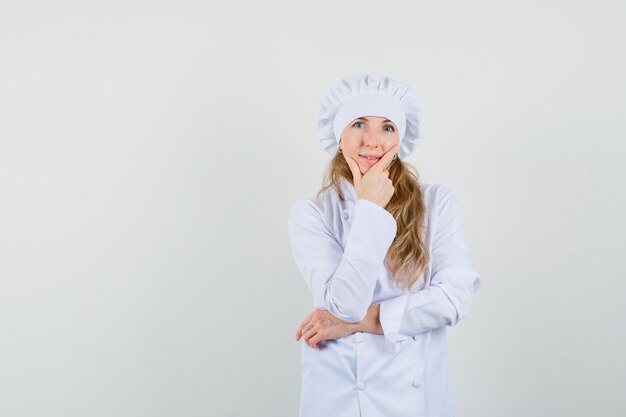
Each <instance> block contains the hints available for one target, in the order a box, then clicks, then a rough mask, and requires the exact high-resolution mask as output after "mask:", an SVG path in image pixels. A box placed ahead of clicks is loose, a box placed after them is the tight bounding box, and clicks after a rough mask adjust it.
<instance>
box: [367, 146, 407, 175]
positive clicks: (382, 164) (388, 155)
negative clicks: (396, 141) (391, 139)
mask: <svg viewBox="0 0 626 417" xmlns="http://www.w3.org/2000/svg"><path fill="white" fill-rule="evenodd" d="M399 148H400V145H394V146H393V147H392V148H391V149H389V150H388V151H387V152H385V154H384V155H383V156H382V157H381V158H380V160H379V161H378V162H376V163H375V164H374V165H372V167H371V168H370V169H369V170H370V171H371V170H373V169H374V170H376V171H378V172H382V171H383V170H385V169H387V167H389V164H391V160H392V159H393V156H394V155H395V154H396V153H397V152H398V149H399ZM368 172H369V171H368Z"/></svg>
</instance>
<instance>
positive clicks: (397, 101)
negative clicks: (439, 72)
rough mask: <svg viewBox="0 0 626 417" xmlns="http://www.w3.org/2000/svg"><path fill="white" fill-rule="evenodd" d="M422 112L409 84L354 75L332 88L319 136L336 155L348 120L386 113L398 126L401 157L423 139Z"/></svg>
mask: <svg viewBox="0 0 626 417" xmlns="http://www.w3.org/2000/svg"><path fill="white" fill-rule="evenodd" d="M420 113H421V107H420V105H419V102H418V99H417V96H416V95H415V93H414V92H413V90H411V87H409V86H408V85H406V84H403V83H401V82H398V81H396V80H393V79H391V78H389V77H380V78H373V77H372V76H370V75H368V74H359V75H353V76H351V77H348V78H344V79H343V80H340V81H338V82H336V83H335V84H333V85H332V86H330V88H329V89H328V92H327V93H326V98H325V99H324V101H323V102H322V105H321V106H320V114H319V120H318V124H317V128H318V132H319V139H320V142H321V143H322V147H323V148H324V149H325V150H326V152H328V153H329V154H331V155H334V154H335V152H337V148H338V143H339V138H340V137H341V133H342V132H343V130H344V129H345V128H346V126H347V125H348V123H350V122H351V121H352V120H354V119H357V118H359V117H363V116H383V117H386V118H388V119H389V120H391V121H392V122H394V124H395V125H396V127H397V128H398V135H399V136H400V150H399V151H398V156H399V157H400V158H401V159H404V158H405V157H407V156H408V155H409V154H411V152H413V150H414V149H415V146H416V145H417V144H418V143H419V142H421V140H422V136H421V131H420Z"/></svg>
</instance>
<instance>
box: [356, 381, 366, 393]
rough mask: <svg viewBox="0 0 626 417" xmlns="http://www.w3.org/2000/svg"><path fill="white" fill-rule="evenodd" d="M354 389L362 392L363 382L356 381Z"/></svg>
mask: <svg viewBox="0 0 626 417" xmlns="http://www.w3.org/2000/svg"><path fill="white" fill-rule="evenodd" d="M356 387H357V388H358V389H359V390H361V391H362V390H364V389H365V382H363V381H357V382H356Z"/></svg>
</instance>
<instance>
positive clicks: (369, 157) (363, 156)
mask: <svg viewBox="0 0 626 417" xmlns="http://www.w3.org/2000/svg"><path fill="white" fill-rule="evenodd" d="M361 157H362V158H365V159H367V160H368V161H378V160H379V159H380V156H376V155H361Z"/></svg>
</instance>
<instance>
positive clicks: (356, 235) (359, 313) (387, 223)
mask: <svg viewBox="0 0 626 417" xmlns="http://www.w3.org/2000/svg"><path fill="white" fill-rule="evenodd" d="M323 218H324V216H323V214H322V213H321V212H320V209H319V207H318V206H316V204H315V203H314V202H313V201H312V200H309V199H300V200H298V201H296V202H295V203H294V204H293V206H292V208H291V211H290V213H289V221H288V226H289V239H290V241H291V247H292V251H293V256H294V259H295V262H296V264H297V266H298V268H299V269H300V272H301V273H302V276H303V277H304V280H305V281H306V283H307V285H308V287H309V289H310V290H311V291H312V293H313V298H314V305H315V306H316V307H319V308H324V309H326V310H328V311H329V312H331V313H332V314H333V315H334V316H336V317H338V318H339V319H341V320H344V321H347V322H352V323H356V322H359V321H361V320H363V318H364V317H365V315H366V314H367V309H368V308H369V306H370V305H371V302H372V296H373V294H374V289H375V286H376V281H377V278H378V274H379V272H380V269H381V268H383V267H384V264H383V262H384V259H385V256H386V255H387V251H388V250H389V247H390V246H391V243H392V242H393V239H394V238H395V235H396V228H397V226H396V221H395V219H394V218H393V216H392V215H391V213H389V212H388V211H387V210H385V209H384V208H382V207H380V206H379V205H377V204H375V203H373V202H371V201H369V200H365V199H358V200H356V203H355V204H354V206H353V213H352V225H351V227H350V230H349V234H348V237H347V240H346V244H345V249H344V248H342V246H341V245H340V244H339V242H337V239H336V238H335V236H334V235H333V233H332V232H331V230H330V229H329V227H328V226H327V225H326V224H325V223H324V221H323Z"/></svg>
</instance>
